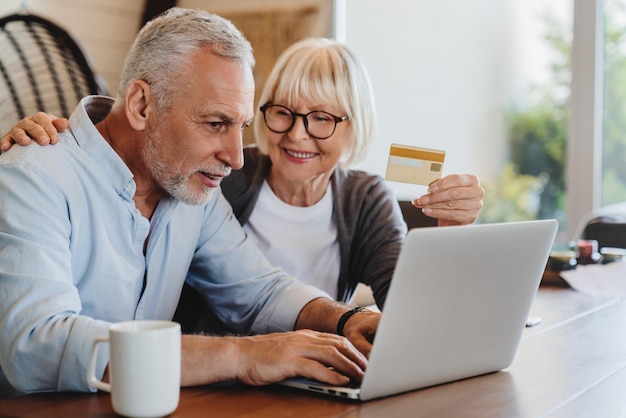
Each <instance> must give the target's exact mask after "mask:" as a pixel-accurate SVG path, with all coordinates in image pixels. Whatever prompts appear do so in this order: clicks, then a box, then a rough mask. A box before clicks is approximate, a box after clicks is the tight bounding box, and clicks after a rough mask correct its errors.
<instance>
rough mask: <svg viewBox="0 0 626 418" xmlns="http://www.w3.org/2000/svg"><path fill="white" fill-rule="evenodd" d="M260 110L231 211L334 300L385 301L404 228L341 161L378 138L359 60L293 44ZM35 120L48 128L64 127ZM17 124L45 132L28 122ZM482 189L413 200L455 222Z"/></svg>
mask: <svg viewBox="0 0 626 418" xmlns="http://www.w3.org/2000/svg"><path fill="white" fill-rule="evenodd" d="M259 111H260V115H259V117H257V118H256V119H255V122H254V132H255V135H256V145H255V146H250V147H246V148H244V161H245V163H244V168H243V169H242V170H238V171H233V172H232V174H231V175H230V176H229V177H227V178H226V179H225V180H224V181H223V182H222V192H223V193H224V195H225V196H226V198H227V199H228V200H229V201H230V203H231V205H232V207H233V210H234V213H235V216H236V217H237V218H238V219H239V222H240V223H241V225H242V226H243V228H244V229H245V231H246V232H247V233H248V234H249V235H250V237H252V239H253V240H254V241H255V242H256V244H257V245H258V246H259V247H260V248H261V250H262V251H263V252H264V253H265V254H266V256H267V257H268V259H269V260H270V261H271V262H272V263H274V264H275V265H278V266H281V267H283V268H284V269H285V270H286V271H287V272H288V273H290V274H292V275H295V276H296V277H298V278H300V279H301V280H302V281H304V282H306V283H309V284H313V285H315V286H318V287H319V288H321V289H323V290H325V291H326V292H327V293H329V294H330V295H334V297H335V298H336V299H338V300H342V301H350V300H351V298H352V296H353V294H354V291H355V289H356V288H357V285H358V284H359V283H363V284H365V285H367V286H369V287H371V289H372V292H373V296H374V299H375V301H376V303H377V304H378V306H379V307H381V308H382V307H383V305H384V302H385V297H386V295H387V290H388V288H389V283H390V281H391V277H392V274H393V270H394V268H395V265H396V260H397V258H398V254H399V251H400V247H401V245H402V242H403V240H404V237H405V235H406V232H407V227H406V224H405V222H404V220H403V217H402V213H401V211H400V207H399V205H398V202H397V199H396V197H395V196H394V194H393V193H392V191H391V190H390V189H389V188H388V186H387V185H386V184H385V181H384V180H383V178H381V177H380V176H377V175H371V174H368V173H366V172H363V171H358V170H353V169H350V167H351V166H352V165H354V164H355V163H357V162H359V161H361V160H362V159H364V158H365V157H366V156H367V154H368V151H369V149H370V145H371V144H372V141H374V136H375V121H376V111H375V105H374V95H373V92H372V89H371V85H370V81H369V77H368V75H367V72H366V70H365V68H364V67H363V65H362V64H361V62H360V61H359V60H358V59H357V57H356V56H355V55H354V54H353V53H352V51H350V49H349V48H347V47H346V46H345V45H343V44H340V43H338V42H335V41H332V40H329V39H325V38H316V39H306V40H303V41H300V42H298V43H296V44H294V45H292V46H291V47H290V48H288V49H287V50H286V51H285V52H284V53H283V54H282V55H281V56H280V58H279V59H278V62H277V63H276V65H275V66H274V68H273V70H272V72H271V74H270V75H269V78H268V80H267V82H266V84H265V87H264V89H263V92H262V93H261V97H260V107H259ZM36 116H37V120H38V121H39V123H40V124H41V125H43V126H45V127H46V129H47V131H48V132H51V133H52V132H54V126H56V127H57V128H59V129H62V128H63V127H64V126H63V125H64V124H63V122H62V121H60V120H57V121H55V122H54V126H53V125H52V123H50V121H49V119H46V118H44V117H42V114H37V115H36ZM18 127H19V128H23V129H24V130H25V131H27V132H29V134H30V135H31V136H32V137H34V138H36V139H37V141H38V142H43V143H46V142H47V141H49V140H50V139H49V138H48V136H47V135H45V134H44V133H43V130H42V129H41V127H40V126H38V125H37V122H34V119H29V118H27V119H24V120H22V121H21V122H20V124H19V125H18ZM11 138H12V139H13V140H15V141H16V142H18V143H20V144H24V143H27V142H28V141H29V140H28V138H27V135H26V134H25V133H24V132H23V131H21V130H20V129H17V128H14V129H13V130H12V131H11V133H10V134H9V135H7V136H5V138H3V141H2V142H3V146H5V144H6V143H7V142H10V140H11ZM51 138H52V141H53V142H54V140H55V137H54V136H51ZM483 196H484V190H483V189H482V187H481V186H480V183H479V180H478V178H477V177H476V176H473V175H467V174H464V175H459V174H452V175H448V176H446V177H443V178H441V179H439V180H437V181H435V182H433V183H432V184H431V185H430V187H429V189H428V192H427V194H425V195H423V196H421V197H419V198H416V199H415V200H414V201H413V204H414V205H415V206H416V207H418V208H421V209H422V210H423V212H424V213H425V214H426V215H428V216H431V217H433V218H437V219H438V225H440V226H444V225H461V224H469V223H472V222H474V221H475V220H476V218H477V217H478V214H479V212H480V209H481V208H482V199H483Z"/></svg>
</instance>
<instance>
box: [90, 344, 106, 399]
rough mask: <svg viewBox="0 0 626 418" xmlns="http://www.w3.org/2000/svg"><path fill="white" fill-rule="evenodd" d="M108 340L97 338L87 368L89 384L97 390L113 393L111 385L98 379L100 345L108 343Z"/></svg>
mask: <svg viewBox="0 0 626 418" xmlns="http://www.w3.org/2000/svg"><path fill="white" fill-rule="evenodd" d="M108 342H109V339H108V338H97V339H96V340H95V341H94V342H93V346H92V347H91V356H90V358H89V367H88V368H87V382H89V384H90V385H91V386H93V387H95V388H98V389H100V390H104V391H105V392H111V384H110V383H105V382H103V381H102V380H100V379H98V378H97V377H96V359H97V358H98V356H97V353H98V345H99V344H100V343H108Z"/></svg>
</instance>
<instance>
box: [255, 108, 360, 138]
mask: <svg viewBox="0 0 626 418" xmlns="http://www.w3.org/2000/svg"><path fill="white" fill-rule="evenodd" d="M260 110H261V112H263V118H264V119H265V126H267V128H268V129H269V130H270V131H272V132H275V133H277V134H284V133H285V132H289V131H290V130H291V129H292V128H293V126H294V125H295V124H296V116H300V117H302V120H303V121H304V129H305V130H306V131H307V133H308V134H309V135H311V136H312V137H313V138H315V139H327V138H330V137H331V136H332V135H333V134H334V133H335V128H337V124H338V123H340V122H343V121H344V120H347V119H348V116H343V117H338V116H335V115H331V114H330V113H328V112H322V111H321V110H314V111H312V112H309V113H307V114H306V115H305V114H302V113H296V112H294V111H293V110H291V109H289V108H288V107H285V106H281V105H277V104H272V103H266V104H264V105H263V106H261V109H260Z"/></svg>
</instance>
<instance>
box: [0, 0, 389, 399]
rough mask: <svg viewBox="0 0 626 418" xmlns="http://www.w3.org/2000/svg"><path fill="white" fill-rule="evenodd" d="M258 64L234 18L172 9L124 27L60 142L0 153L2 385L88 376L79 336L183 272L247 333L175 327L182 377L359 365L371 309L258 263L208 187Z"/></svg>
mask: <svg viewBox="0 0 626 418" xmlns="http://www.w3.org/2000/svg"><path fill="white" fill-rule="evenodd" d="M253 65H254V59H253V56H252V50H251V47H250V45H249V43H248V42H247V41H246V40H245V38H244V37H243V35H242V34H241V33H240V32H239V31H238V30H237V29H236V28H235V27H234V26H233V25H232V24H231V23H230V22H228V21H226V20H224V19H222V18H220V17H218V16H215V15H212V14H209V13H207V12H203V11H192V10H185V9H171V10H170V11H169V12H168V13H167V14H165V15H163V16H161V17H159V18H156V19H154V20H153V21H151V22H149V23H148V24H147V25H146V26H145V27H144V28H143V29H142V31H141V32H140V33H139V35H138V36H137V39H136V41H135V43H134V44H133V47H132V48H131V51H130V52H129V55H128V57H127V61H126V64H125V66H124V70H123V73H122V80H121V83H120V89H119V92H118V98H117V99H115V100H113V99H110V98H106V97H87V98H85V99H83V100H82V101H81V103H80V104H79V106H78V107H77V109H76V110H75V112H74V113H73V115H72V116H71V118H70V127H69V129H68V130H67V131H66V132H63V133H61V134H60V140H59V143H58V144H57V145H56V146H55V147H39V146H31V147H14V148H12V149H10V150H9V151H8V152H5V153H3V154H2V155H1V156H0V189H1V190H2V191H3V198H2V200H1V201H0V237H1V238H0V324H1V327H0V330H1V331H0V332H1V334H0V366H1V367H2V369H3V371H4V373H5V374H6V376H7V378H8V380H9V381H10V382H11V384H12V385H13V386H15V388H17V389H18V390H21V391H25V392H33V391H46V390H48V391H49V390H56V391H89V390H94V389H93V388H91V387H89V385H88V384H87V382H86V379H85V370H86V365H87V362H88V357H89V348H90V346H91V344H92V342H93V341H94V340H95V339H96V338H99V337H103V336H106V335H107V333H108V327H109V326H110V324H111V323H113V322H117V321H122V320H129V319H171V318H172V315H173V314H174V311H175V309H176V306H177V302H178V299H179V296H180V292H181V289H182V287H183V284H184V283H185V282H187V283H189V284H190V285H191V286H192V287H194V288H195V289H196V290H198V291H199V292H200V293H201V294H202V295H203V296H204V297H205V298H206V302H207V303H208V304H209V305H210V306H211V307H212V308H213V310H214V311H215V313H216V314H217V315H218V317H219V318H220V319H221V320H222V321H224V322H225V323H227V324H228V325H229V326H230V327H231V328H232V329H235V330H237V331H238V332H240V333H241V334H245V335H252V336H241V337H235V336H226V337H217V336H204V335H184V336H183V337H182V358H183V360H182V376H181V382H182V385H197V384H206V383H211V382H218V381H222V380H229V379H239V380H240V381H242V382H244V383H248V384H255V385H256V384H266V383H271V382H276V381H280V380H282V379H284V378H286V377H290V376H295V375H301V376H306V377H311V378H315V379H320V380H324V381H327V382H329V383H333V384H344V383H347V382H348V380H349V378H350V377H351V378H355V379H357V380H358V379H360V378H361V377H362V375H363V371H364V369H365V367H366V363H367V360H366V356H367V354H368V353H369V349H370V347H371V344H370V341H371V340H372V338H373V335H374V333H375V330H376V326H377V324H378V320H379V315H378V314H376V313H372V312H360V311H359V312H357V311H354V310H351V309H350V308H349V307H347V306H345V305H342V304H340V303H336V302H333V301H332V299H331V298H330V297H329V296H328V295H326V294H325V293H323V292H321V291H319V290H317V289H316V288H313V287H309V286H305V285H303V284H302V283H300V282H299V281H297V280H296V279H294V278H292V277H289V276H287V275H286V274H285V273H283V272H282V271H281V270H279V269H276V268H274V267H273V266H271V265H270V264H269V263H268V262H267V261H266V259H265V258H264V256H263V255H262V254H261V253H260V252H259V250H257V248H256V247H255V245H254V244H253V243H252V242H251V241H250V240H249V239H248V238H247V237H246V235H245V234H244V233H243V231H242V229H241V227H240V226H239V223H238V222H237V220H236V219H235V218H234V217H233V214H232V211H231V209H230V206H229V204H228V203H227V202H226V201H225V199H224V197H223V196H222V194H221V193H220V191H219V185H220V181H221V180H222V179H223V178H224V177H225V176H227V175H228V174H229V173H230V171H231V169H239V168H241V166H242V164H243V155H242V135H241V132H242V130H243V129H245V128H246V127H247V126H248V125H249V124H250V122H251V119H252V117H253V100H254V81H253V76H252V67H253ZM346 318H347V320H346ZM339 322H341V324H342V326H343V327H344V328H343V334H344V335H345V336H346V337H345V338H344V337H342V336H339V335H336V334H334V333H335V331H336V330H337V324H338V323H339ZM294 329H295V330H296V331H294ZM279 331H280V332H279ZM286 331H288V332H286ZM269 333H274V334H269ZM107 362H108V358H105V356H103V357H102V358H101V359H100V360H99V364H98V371H99V373H100V375H105V376H106V366H107ZM328 366H332V368H329V367H328Z"/></svg>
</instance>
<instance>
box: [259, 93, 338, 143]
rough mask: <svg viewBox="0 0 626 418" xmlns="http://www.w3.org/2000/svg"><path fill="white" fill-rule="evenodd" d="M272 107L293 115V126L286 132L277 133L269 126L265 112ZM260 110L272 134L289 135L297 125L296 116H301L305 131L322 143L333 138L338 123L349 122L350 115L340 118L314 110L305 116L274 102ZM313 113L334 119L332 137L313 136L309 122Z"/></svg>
mask: <svg viewBox="0 0 626 418" xmlns="http://www.w3.org/2000/svg"><path fill="white" fill-rule="evenodd" d="M272 106H276V107H282V108H283V109H285V110H286V111H288V112H289V113H290V114H291V125H289V127H288V128H287V129H285V130H283V131H277V130H275V129H272V128H270V126H269V124H268V123H267V117H266V115H265V111H266V110H267V109H268V108H270V107H272ZM259 110H260V111H261V113H263V121H264V122H265V126H267V129H269V130H270V131H272V132H274V133H277V134H284V133H287V132H289V131H291V130H292V129H293V127H294V125H295V124H296V116H300V117H301V118H302V121H303V122H304V129H305V130H306V132H307V133H308V134H309V135H311V137H312V138H314V139H317V140H320V141H323V140H324V139H328V138H330V137H331V136H333V134H334V133H335V130H336V129H337V124H338V123H341V122H343V121H346V120H348V115H346V116H341V117H339V116H335V115H333V114H332V113H328V112H325V111H323V110H313V111H311V112H309V113H307V114H304V113H297V112H294V111H293V110H291V109H289V108H288V107H287V106H283V105H279V104H276V103H272V102H267V103H265V104H264V105H263V106H261V107H260V108H259ZM312 113H323V114H325V115H328V116H330V117H331V118H333V120H334V121H335V126H333V130H332V132H331V133H330V135H328V136H325V137H323V138H322V137H319V136H315V135H313V134H312V133H311V132H309V120H308V116H309V115H310V114H312Z"/></svg>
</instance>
